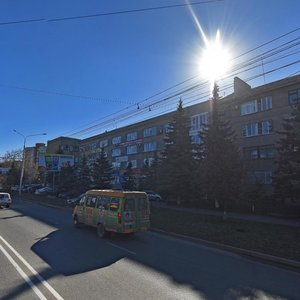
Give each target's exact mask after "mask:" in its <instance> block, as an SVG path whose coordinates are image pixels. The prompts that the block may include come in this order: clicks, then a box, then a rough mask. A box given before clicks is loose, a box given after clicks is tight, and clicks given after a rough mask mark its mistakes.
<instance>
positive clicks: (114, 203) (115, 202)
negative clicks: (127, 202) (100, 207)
mask: <svg viewBox="0 0 300 300" xmlns="http://www.w3.org/2000/svg"><path fill="white" fill-rule="evenodd" d="M119 205H120V199H118V198H113V197H112V198H110V205H109V210H110V211H118V210H119Z"/></svg>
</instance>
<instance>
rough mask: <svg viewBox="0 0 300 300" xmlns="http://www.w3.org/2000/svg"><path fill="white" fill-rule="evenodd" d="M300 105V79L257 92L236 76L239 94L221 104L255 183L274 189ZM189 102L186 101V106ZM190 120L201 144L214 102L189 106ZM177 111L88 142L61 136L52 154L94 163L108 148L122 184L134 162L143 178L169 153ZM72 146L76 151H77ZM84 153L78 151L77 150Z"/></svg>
mask: <svg viewBox="0 0 300 300" xmlns="http://www.w3.org/2000/svg"><path fill="white" fill-rule="evenodd" d="M299 101H300V75H299V76H294V77H289V78H285V79H282V80H279V81H276V82H272V83H269V84H265V85H263V86H259V87H256V88H251V86H249V85H248V84H247V83H245V82H244V81H242V80H241V79H239V78H237V77H236V78H234V92H233V93H232V94H230V95H228V96H226V97H224V98H222V99H221V100H220V104H221V111H222V113H223V116H224V119H225V120H228V121H230V124H231V126H232V128H233V129H234V130H235V133H236V141H237V144H238V147H239V149H240V153H241V155H242V158H243V162H244V165H245V168H246V170H247V180H248V182H249V183H255V182H260V183H262V184H264V185H266V186H271V184H272V175H273V173H274V170H275V169H276V165H275V164H274V161H275V160H276V157H277V151H276V142H277V141H278V139H279V138H280V135H279V134H278V131H280V130H281V129H282V122H283V119H284V118H288V117H289V115H290V113H291V107H292V106H293V105H295V104H297V103H299ZM183 104H184V103H183ZM185 111H186V115H187V116H188V117H189V118H190V122H191V123H190V136H191V138H192V141H193V142H194V143H200V138H199V137H198V132H199V130H200V129H201V126H203V124H206V123H209V121H210V113H211V108H210V101H209V100H208V101H205V102H201V103H199V104H196V105H193V106H189V107H186V108H185ZM173 114H174V112H172V113H168V114H164V115H161V116H158V117H155V118H151V119H148V120H145V121H142V122H138V123H135V124H132V125H129V126H125V127H122V128H118V129H115V130H112V131H109V132H104V133H101V134H99V135H96V136H93V137H89V138H87V139H83V140H77V139H70V138H66V137H60V138H57V139H55V140H52V141H49V142H48V150H47V152H49V153H56V152H55V151H58V150H59V151H64V152H63V153H66V152H65V151H67V150H68V151H71V149H72V151H73V154H74V155H78V156H77V157H78V158H79V159H82V158H83V157H86V159H87V161H88V162H89V163H90V164H92V163H93V162H94V161H95V160H96V159H97V158H98V157H99V154H100V151H101V148H104V149H105V151H106V153H107V156H108V159H109V160H110V161H111V163H112V166H113V167H114V170H115V178H116V181H118V180H119V179H120V178H121V177H122V174H123V172H124V170H125V168H126V166H127V165H128V163H129V162H131V163H132V167H133V169H134V172H135V174H136V175H137V177H138V176H139V175H140V174H141V170H142V168H143V165H144V163H145V161H146V160H148V162H149V163H150V164H151V161H152V160H153V159H154V157H155V156H156V155H158V156H159V155H160V153H161V151H163V149H164V137H165V134H166V132H167V130H168V124H169V122H170V121H171V120H172V115H173ZM71 147H72V148H71ZM77 150H78V151H77Z"/></svg>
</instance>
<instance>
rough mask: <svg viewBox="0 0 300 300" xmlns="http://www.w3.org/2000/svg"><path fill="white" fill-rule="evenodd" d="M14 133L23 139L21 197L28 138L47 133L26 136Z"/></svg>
mask: <svg viewBox="0 0 300 300" xmlns="http://www.w3.org/2000/svg"><path fill="white" fill-rule="evenodd" d="M13 131H14V132H15V133H17V134H19V135H20V136H22V137H23V154H22V169H21V175H20V185H19V195H21V193H22V184H23V176H24V169H25V145H26V140H27V138H28V137H31V136H38V135H46V134H47V133H36V134H28V135H24V134H23V133H21V132H18V131H17V130H15V129H14V130H13Z"/></svg>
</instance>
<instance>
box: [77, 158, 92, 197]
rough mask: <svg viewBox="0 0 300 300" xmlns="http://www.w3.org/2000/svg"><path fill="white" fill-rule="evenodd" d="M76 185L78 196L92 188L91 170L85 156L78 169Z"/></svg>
mask: <svg viewBox="0 0 300 300" xmlns="http://www.w3.org/2000/svg"><path fill="white" fill-rule="evenodd" d="M75 183H76V190H77V192H78V194H81V193H84V192H86V191H87V190H89V189H90V188H91V183H92V181H91V168H90V166H89V165H88V163H87V158H86V157H85V156H84V157H83V158H82V160H81V161H80V162H79V164H78V165H77V167H76V177H75Z"/></svg>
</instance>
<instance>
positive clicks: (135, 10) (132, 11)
mask: <svg viewBox="0 0 300 300" xmlns="http://www.w3.org/2000/svg"><path fill="white" fill-rule="evenodd" d="M221 1H224V0H207V1H196V2H191V3H185V4H172V5H164V6H155V7H144V8H137V9H128V10H120V11H113V12H106V13H98V14H91V15H80V16H71V17H63V18H52V19H46V18H39V19H28V20H17V21H11V22H1V23H0V25H15V24H24V23H33V22H61V21H71V20H78V19H90V18H99V17H108V16H114V15H121V14H131V13H138V12H148V11H156V10H162V9H171V8H182V7H187V6H196V5H201V4H210V3H215V2H221Z"/></svg>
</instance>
